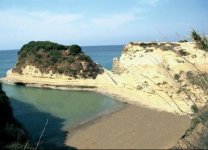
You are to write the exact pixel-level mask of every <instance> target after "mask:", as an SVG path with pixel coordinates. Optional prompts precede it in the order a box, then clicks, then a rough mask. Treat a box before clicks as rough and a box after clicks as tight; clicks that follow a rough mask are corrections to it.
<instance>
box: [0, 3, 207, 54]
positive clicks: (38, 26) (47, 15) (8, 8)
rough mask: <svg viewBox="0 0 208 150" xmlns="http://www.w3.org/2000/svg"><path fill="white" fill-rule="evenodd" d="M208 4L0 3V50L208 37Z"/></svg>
mask: <svg viewBox="0 0 208 150" xmlns="http://www.w3.org/2000/svg"><path fill="white" fill-rule="evenodd" d="M207 14H208V0H0V19H1V21H0V50H8V49H19V48H21V46H22V45H23V44H26V43H28V42H29V41H46V40H47V41H53V42H57V43H61V44H66V45H70V44H79V45H82V46H86V45H118V44H127V43H129V42H131V41H144V42H145V41H177V40H179V39H184V38H187V37H189V35H190V32H191V30H192V29H193V28H194V29H195V30H197V31H199V32H201V33H205V34H207V33H208V16H207Z"/></svg>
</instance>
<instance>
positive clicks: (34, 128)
mask: <svg viewBox="0 0 208 150" xmlns="http://www.w3.org/2000/svg"><path fill="white" fill-rule="evenodd" d="M82 49H83V51H84V52H85V53H86V54H87V55H89V56H90V57H91V58H92V59H93V60H94V61H95V62H96V63H99V64H101V65H102V66H104V67H105V68H107V69H111V66H112V59H113V58H114V57H120V54H121V50H122V46H88V47H82ZM17 52H18V51H17V50H10V51H0V77H3V76H5V74H6V71H7V70H9V69H11V68H12V67H13V66H14V65H15V63H16V59H17ZM3 90H4V91H5V92H6V93H7V95H8V96H9V97H10V101H11V106H12V108H13V112H14V116H15V117H16V118H17V120H18V121H19V122H20V123H22V125H23V126H24V127H25V129H26V131H27V132H28V133H29V135H30V136H31V139H32V141H33V142H34V143H37V142H38V139H39V137H40V135H41V132H42V131H43V128H44V126H45V125H46V130H45V132H44V134H43V137H42V138H41V143H40V148H47V149H60V148H61V149H69V148H71V147H68V146H65V145H64V142H65V139H66V136H67V133H68V131H69V134H70V130H69V128H72V127H75V126H76V125H79V124H82V123H84V122H86V121H89V120H91V119H95V118H97V117H99V116H102V115H103V114H106V113H109V112H112V111H115V110H117V109H120V108H122V107H123V104H122V103H120V102H118V101H115V100H114V99H111V98H109V97H107V96H103V95H101V94H98V93H94V92H86V91H62V90H54V89H41V88H29V87H23V86H14V85H7V84H3Z"/></svg>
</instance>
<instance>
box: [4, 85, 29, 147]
mask: <svg viewBox="0 0 208 150" xmlns="http://www.w3.org/2000/svg"><path fill="white" fill-rule="evenodd" d="M26 143H27V145H26ZM0 149H2V150H3V149H8V150H22V149H25V150H29V149H32V146H31V144H29V143H28V137H27V135H26V132H25V131H24V129H23V127H22V126H21V124H20V123H19V122H17V121H16V120H15V119H14V117H13V113H12V108H11V106H10V102H9V98H8V97H7V96H6V94H5V92H4V91H2V87H1V84H0Z"/></svg>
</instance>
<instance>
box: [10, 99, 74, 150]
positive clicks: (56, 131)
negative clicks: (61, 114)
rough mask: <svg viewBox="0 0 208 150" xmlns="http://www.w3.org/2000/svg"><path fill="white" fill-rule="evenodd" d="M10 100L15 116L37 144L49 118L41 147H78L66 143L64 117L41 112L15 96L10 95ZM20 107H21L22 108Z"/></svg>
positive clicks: (66, 149) (67, 149) (67, 148)
mask: <svg viewBox="0 0 208 150" xmlns="http://www.w3.org/2000/svg"><path fill="white" fill-rule="evenodd" d="M10 101H11V105H12V108H13V112H14V116H15V118H16V119H17V120H18V121H19V122H20V123H21V124H22V125H23V126H24V128H25V130H26V131H27V132H28V134H29V136H30V138H31V140H32V142H33V143H34V144H35V145H36V144H37V142H38V141H39V138H40V135H41V133H42V131H43V128H44V126H45V124H46V121H47V120H48V124H47V126H46V129H45V131H44V134H43V136H42V138H41V140H40V141H41V142H40V145H39V149H64V150H69V149H76V148H75V147H70V146H66V145H65V144H64V143H65V140H66V136H67V134H68V132H67V131H64V130H63V129H62V128H63V126H64V120H63V119H60V118H58V117H55V116H52V115H51V114H49V113H46V112H41V111H39V110H38V109H37V108H35V107H34V106H32V105H30V104H27V103H24V102H21V101H19V100H17V99H15V98H12V97H10ZM18 108H21V110H20V109H18ZM22 108H23V109H22Z"/></svg>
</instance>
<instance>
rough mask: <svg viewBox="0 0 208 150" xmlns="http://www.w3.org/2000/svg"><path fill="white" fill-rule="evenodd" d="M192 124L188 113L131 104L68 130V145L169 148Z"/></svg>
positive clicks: (87, 147) (81, 147) (91, 147)
mask: <svg viewBox="0 0 208 150" xmlns="http://www.w3.org/2000/svg"><path fill="white" fill-rule="evenodd" d="M189 126H190V119H189V118H188V117H186V116H177V115H174V114H172V113H167V112H161V111H156V110H151V109H148V108H142V107H138V106H134V105H129V106H127V107H125V108H124V109H122V110H121V111H118V112H115V113H112V114H110V115H107V116H105V117H102V118H100V119H98V120H96V121H94V122H92V123H90V124H87V125H86V126H85V127H82V128H80V129H77V130H75V131H73V132H72V131H70V130H69V134H68V138H67V140H66V144H68V145H70V146H74V147H76V148H78V149H150V148H151V149H158V148H163V149H164V148H165V149H167V148H170V147H172V146H173V145H175V143H176V142H177V141H178V140H179V138H180V137H181V136H182V135H183V133H185V131H186V129H187V128H188V127H189Z"/></svg>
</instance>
